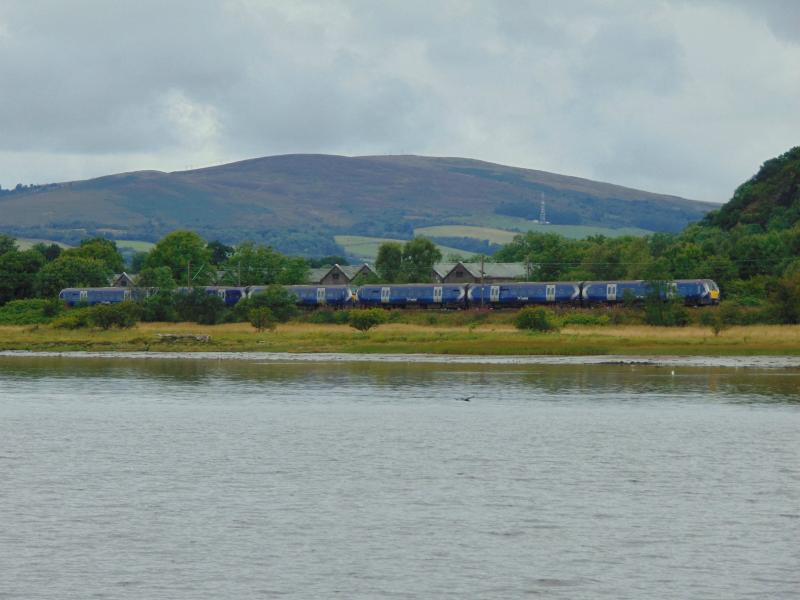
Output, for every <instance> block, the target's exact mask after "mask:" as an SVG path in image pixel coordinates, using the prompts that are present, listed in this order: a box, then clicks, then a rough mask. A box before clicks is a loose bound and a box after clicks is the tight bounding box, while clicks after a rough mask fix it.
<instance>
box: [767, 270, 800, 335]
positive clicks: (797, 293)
mask: <svg viewBox="0 0 800 600" xmlns="http://www.w3.org/2000/svg"><path fill="white" fill-rule="evenodd" d="M770 302H771V304H772V311H773V313H774V314H775V317H776V318H777V320H778V321H779V322H781V323H800V273H790V274H788V275H786V276H784V277H782V278H781V279H779V280H778V281H777V282H776V284H775V287H774V289H773V291H772V293H771V294H770Z"/></svg>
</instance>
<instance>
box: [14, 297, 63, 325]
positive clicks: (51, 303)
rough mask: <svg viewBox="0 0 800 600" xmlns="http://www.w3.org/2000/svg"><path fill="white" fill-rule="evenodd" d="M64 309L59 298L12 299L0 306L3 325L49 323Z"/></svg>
mask: <svg viewBox="0 0 800 600" xmlns="http://www.w3.org/2000/svg"><path fill="white" fill-rule="evenodd" d="M63 310H64V306H63V305H62V304H61V302H60V301H58V300H40V299H31V300H12V301H11V302H9V303H7V304H5V305H4V306H2V307H0V324H2V325H36V324H41V323H49V322H50V321H52V320H53V318H55V317H56V316H57V315H59V314H60V313H61V312H62V311H63Z"/></svg>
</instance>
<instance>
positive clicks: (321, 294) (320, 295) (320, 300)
mask: <svg viewBox="0 0 800 600" xmlns="http://www.w3.org/2000/svg"><path fill="white" fill-rule="evenodd" d="M317 304H325V288H324V287H318V288H317Z"/></svg>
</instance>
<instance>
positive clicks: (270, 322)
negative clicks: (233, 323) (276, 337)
mask: <svg viewBox="0 0 800 600" xmlns="http://www.w3.org/2000/svg"><path fill="white" fill-rule="evenodd" d="M247 319H248V321H250V324H251V325H252V326H253V327H255V328H256V330H257V331H259V332H261V331H264V330H265V329H275V322H276V319H275V315H274V314H272V311H271V310H270V309H269V308H267V307H266V306H260V307H257V308H251V309H250V312H249V313H248V314H247Z"/></svg>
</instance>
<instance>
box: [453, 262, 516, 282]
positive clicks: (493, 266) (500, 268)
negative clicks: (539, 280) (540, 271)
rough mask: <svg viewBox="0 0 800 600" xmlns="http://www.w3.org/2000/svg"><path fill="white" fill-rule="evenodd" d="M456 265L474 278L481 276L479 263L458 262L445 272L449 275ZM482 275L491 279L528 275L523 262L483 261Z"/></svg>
mask: <svg viewBox="0 0 800 600" xmlns="http://www.w3.org/2000/svg"><path fill="white" fill-rule="evenodd" d="M457 267H461V268H463V269H464V270H465V271H467V272H468V273H469V274H470V275H472V276H473V277H474V278H476V279H480V278H481V263H465V262H459V263H456V264H455V265H453V267H452V268H451V269H450V270H449V271H448V272H447V273H446V275H449V274H450V273H452V272H453V270H454V269H456V268H457ZM483 276H484V277H489V278H492V279H521V278H526V277H529V273H528V269H527V268H526V266H525V263H493V262H484V263H483Z"/></svg>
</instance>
